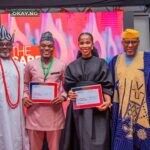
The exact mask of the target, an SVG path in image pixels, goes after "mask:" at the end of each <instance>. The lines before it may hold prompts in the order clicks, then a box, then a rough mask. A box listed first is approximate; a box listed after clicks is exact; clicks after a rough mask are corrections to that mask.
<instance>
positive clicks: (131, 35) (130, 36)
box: [122, 29, 139, 39]
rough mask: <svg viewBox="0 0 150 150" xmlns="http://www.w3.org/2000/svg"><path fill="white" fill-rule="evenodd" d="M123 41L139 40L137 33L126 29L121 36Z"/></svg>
mask: <svg viewBox="0 0 150 150" xmlns="http://www.w3.org/2000/svg"><path fill="white" fill-rule="evenodd" d="M122 38H123V39H133V38H139V32H138V31H137V30H134V29H126V30H125V31H124V32H123V34H122Z"/></svg>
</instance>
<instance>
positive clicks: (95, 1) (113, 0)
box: [0, 0, 150, 9]
mask: <svg viewBox="0 0 150 150" xmlns="http://www.w3.org/2000/svg"><path fill="white" fill-rule="evenodd" d="M89 6H90V7H104V6H146V7H149V6H150V0H0V8H1V9H5V8H42V7H89Z"/></svg>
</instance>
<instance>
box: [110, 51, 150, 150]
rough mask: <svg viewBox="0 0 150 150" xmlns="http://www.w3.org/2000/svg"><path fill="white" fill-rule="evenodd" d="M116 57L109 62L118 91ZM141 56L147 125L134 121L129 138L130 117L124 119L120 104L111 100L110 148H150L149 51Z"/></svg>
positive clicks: (135, 149) (141, 149)
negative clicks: (124, 126)
mask: <svg viewBox="0 0 150 150" xmlns="http://www.w3.org/2000/svg"><path fill="white" fill-rule="evenodd" d="M117 58H118V55H117V56H115V57H114V58H113V59H112V60H111V62H110V63H109V67H110V70H111V72H112V75H113V81H114V84H115V90H116V91H118V82H119V81H118V80H116V77H115V74H116V72H115V67H116V64H117V63H116V62H117ZM143 58H144V60H143V63H144V69H142V70H141V71H143V72H144V80H145V87H144V89H145V102H146V103H147V120H148V126H149V127H143V126H141V125H140V124H138V122H134V123H133V126H132V127H133V129H132V137H131V138H130V136H129V133H130V130H129V129H128V127H129V124H130V119H128V118H126V119H124V118H123V117H122V115H121V113H120V109H119V105H120V104H119V103H117V102H115V101H113V125H112V126H113V127H112V150H150V120H149V119H150V53H149V52H144V54H143ZM133 73H134V72H133ZM119 102H120V101H119ZM140 109H142V108H140ZM137 110H138V107H137V108H135V112H138V111H137ZM128 113H129V112H128ZM137 115H139V114H137ZM143 117H145V116H143ZM123 124H125V125H126V128H125V129H126V130H124V129H123V126H122V125H123ZM127 131H128V132H127Z"/></svg>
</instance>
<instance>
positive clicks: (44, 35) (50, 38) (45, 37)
mask: <svg viewBox="0 0 150 150" xmlns="http://www.w3.org/2000/svg"><path fill="white" fill-rule="evenodd" d="M42 41H52V42H54V38H53V36H52V33H51V32H49V31H47V32H44V33H42V36H41V39H40V42H42Z"/></svg>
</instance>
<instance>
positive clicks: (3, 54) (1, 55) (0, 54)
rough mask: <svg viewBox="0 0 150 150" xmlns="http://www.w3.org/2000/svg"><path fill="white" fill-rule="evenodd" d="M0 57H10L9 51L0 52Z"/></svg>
mask: <svg viewBox="0 0 150 150" xmlns="http://www.w3.org/2000/svg"><path fill="white" fill-rule="evenodd" d="M0 57H2V58H4V59H7V58H10V52H6V53H4V52H0Z"/></svg>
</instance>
